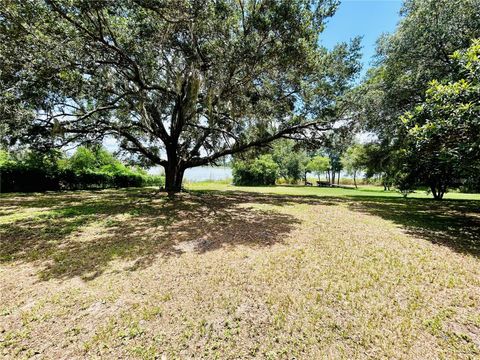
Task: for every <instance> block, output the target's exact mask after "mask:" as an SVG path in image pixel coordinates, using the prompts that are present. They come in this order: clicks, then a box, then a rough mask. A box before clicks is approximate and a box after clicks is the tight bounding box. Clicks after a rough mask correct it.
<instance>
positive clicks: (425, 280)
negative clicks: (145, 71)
mask: <svg viewBox="0 0 480 360" xmlns="http://www.w3.org/2000/svg"><path fill="white" fill-rule="evenodd" d="M150 194H151V191H149V190H130V191H125V190H119V191H112V190H110V191H101V192H75V193H66V194H45V195H31V196H16V195H15V196H4V197H2V198H1V201H2V205H1V208H0V212H1V214H2V215H1V217H0V219H1V221H2V222H3V224H2V227H1V229H0V236H1V238H0V281H1V284H2V285H1V286H2V289H1V295H0V356H5V357H7V358H17V357H19V358H23V357H38V358H51V359H57V358H69V359H72V358H84V357H87V358H92V357H93V358H94V357H101V358H146V359H148V358H152V359H154V358H158V357H161V356H166V358H168V359H170V358H190V357H195V358H198V357H203V358H275V359H277V358H292V357H295V358H304V359H311V358H358V359H361V358H422V359H434V358H464V359H469V358H475V357H478V356H480V267H479V264H480V259H479V254H478V249H479V248H478V246H479V241H480V240H479V233H480V231H478V230H479V228H480V227H479V226H480V219H479V211H478V207H477V205H476V203H475V202H460V201H456V202H445V203H443V204H439V203H435V202H432V201H427V200H406V201H405V200H402V199H394V198H388V197H387V198H384V199H376V198H357V199H349V198H333V197H326V198H317V197H306V196H304V197H302V196H287V195H281V196H275V195H265V194H253V193H231V192H222V193H218V192H204V193H200V192H195V193H192V194H182V195H181V196H179V197H178V198H177V199H176V200H174V201H167V200H166V199H165V198H164V197H162V196H157V197H153V198H152V197H151V196H150Z"/></svg>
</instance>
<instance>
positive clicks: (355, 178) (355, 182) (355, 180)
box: [353, 171, 358, 189]
mask: <svg viewBox="0 0 480 360" xmlns="http://www.w3.org/2000/svg"><path fill="white" fill-rule="evenodd" d="M353 184H354V185H355V189H358V186H357V172H356V171H354V172H353Z"/></svg>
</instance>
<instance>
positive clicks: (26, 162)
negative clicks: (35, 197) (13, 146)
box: [0, 148, 164, 192]
mask: <svg viewBox="0 0 480 360" xmlns="http://www.w3.org/2000/svg"><path fill="white" fill-rule="evenodd" d="M80 149H81V150H80V156H75V155H74V156H73V157H72V158H70V159H66V158H64V157H62V156H61V155H62V154H60V153H58V152H52V153H47V154H43V153H33V152H31V153H26V154H17V155H21V156H20V158H22V159H21V160H18V159H17V160H14V159H12V158H10V157H9V156H8V153H6V152H1V153H0V192H43V191H58V190H82V189H105V188H111V187H116V188H122V187H142V186H153V185H155V186H161V185H162V184H163V183H164V181H163V177H161V176H153V175H149V174H147V172H146V171H143V170H141V169H133V168H130V167H127V166H125V165H124V164H122V163H121V162H120V161H119V160H117V159H115V158H114V157H113V156H112V155H111V154H109V153H108V152H106V151H105V150H97V151H96V152H97V153H98V154H100V159H97V158H95V161H91V160H92V158H91V157H90V154H91V153H92V151H90V150H88V149H85V148H80ZM71 159H73V163H74V166H71V163H70V160H71ZM80 160H81V161H80Z"/></svg>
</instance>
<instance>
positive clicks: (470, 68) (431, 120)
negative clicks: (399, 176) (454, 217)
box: [403, 40, 480, 199]
mask: <svg viewBox="0 0 480 360" xmlns="http://www.w3.org/2000/svg"><path fill="white" fill-rule="evenodd" d="M452 61H455V62H456V63H458V65H460V68H459V71H458V76H457V77H458V78H461V79H460V80H458V81H444V82H440V81H437V80H434V81H432V82H430V87H429V89H428V90H427V92H426V99H425V102H424V103H422V104H421V105H419V106H417V107H416V108H415V109H414V110H413V111H412V112H408V113H406V115H405V116H404V117H403V121H404V123H405V125H406V128H407V129H408V134H409V138H408V139H409V141H410V143H409V145H410V147H409V148H408V150H409V157H408V159H407V160H409V161H408V163H407V165H408V166H405V169H407V170H408V171H409V173H410V175H411V176H412V177H415V178H417V181H420V182H423V183H425V184H427V185H428V186H429V187H430V190H431V192H432V194H433V196H434V198H435V199H442V197H443V195H444V194H445V192H446V191H447V189H448V187H449V186H452V185H454V184H458V183H459V179H471V178H473V177H478V174H479V173H480V172H479V169H480V138H479V136H478V135H479V134H480V80H479V79H480V40H475V41H473V44H472V46H471V47H470V48H469V49H467V50H466V51H457V52H455V53H454V55H453V56H452Z"/></svg>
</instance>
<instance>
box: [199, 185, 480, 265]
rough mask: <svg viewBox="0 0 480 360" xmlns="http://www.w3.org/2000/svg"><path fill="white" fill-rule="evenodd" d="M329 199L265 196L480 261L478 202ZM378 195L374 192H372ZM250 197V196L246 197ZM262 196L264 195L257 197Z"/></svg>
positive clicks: (361, 197) (394, 197)
mask: <svg viewBox="0 0 480 360" xmlns="http://www.w3.org/2000/svg"><path fill="white" fill-rule="evenodd" d="M207 192H210V193H212V194H213V193H218V192H215V191H211V190H208V191H202V193H207ZM365 192H368V190H367V191H365V190H361V191H359V193H358V194H355V195H346V196H338V197H330V196H324V195H323V194H322V195H321V196H316V195H301V196H296V195H275V194H269V195H268V197H269V200H268V201H269V203H271V204H276V205H281V204H285V203H286V202H295V203H304V202H306V201H309V203H310V204H312V205H314V204H321V205H339V204H343V205H346V206H348V208H349V209H350V210H352V211H358V212H362V213H366V214H369V215H374V216H378V217H381V218H383V219H385V220H388V221H392V222H394V223H395V224H397V225H399V226H400V227H401V229H402V231H403V232H404V233H406V234H409V235H412V236H415V237H418V238H421V239H424V240H428V241H430V242H432V243H434V244H440V245H443V246H448V247H449V248H451V249H452V250H454V251H456V252H459V253H463V254H470V255H473V256H476V257H480V201H479V200H458V199H455V200H453V199H452V200H443V201H436V200H433V199H416V198H406V199H404V198H402V197H399V196H398V194H396V193H391V194H388V193H387V194H384V193H382V194H379V195H374V194H368V195H365V194H362V193H365ZM374 192H375V193H378V190H375V191H374ZM248 194H250V195H251V196H253V194H254V193H248ZM261 196H263V197H264V196H265V195H261Z"/></svg>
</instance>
